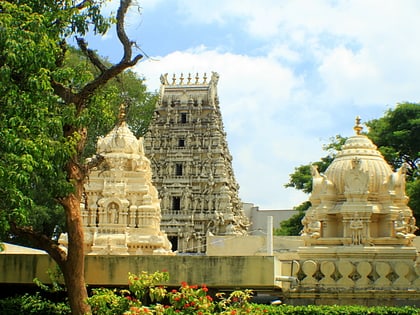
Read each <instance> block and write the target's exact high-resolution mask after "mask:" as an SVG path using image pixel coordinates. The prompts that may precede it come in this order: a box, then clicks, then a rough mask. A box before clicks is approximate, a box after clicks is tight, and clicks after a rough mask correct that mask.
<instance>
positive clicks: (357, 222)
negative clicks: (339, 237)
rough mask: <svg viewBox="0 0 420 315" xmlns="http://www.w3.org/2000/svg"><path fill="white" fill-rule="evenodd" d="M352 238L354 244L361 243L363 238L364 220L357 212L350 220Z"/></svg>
mask: <svg viewBox="0 0 420 315" xmlns="http://www.w3.org/2000/svg"><path fill="white" fill-rule="evenodd" d="M350 230H351V238H352V244H353V245H361V244H362V240H363V221H362V220H361V219H360V218H359V216H358V215H357V214H355V216H354V218H353V219H352V220H351V221H350Z"/></svg>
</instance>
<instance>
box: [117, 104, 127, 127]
mask: <svg viewBox="0 0 420 315" xmlns="http://www.w3.org/2000/svg"><path fill="white" fill-rule="evenodd" d="M126 109H127V106H125V104H124V103H122V104H121V105H120V110H119V113H118V125H121V124H122V123H123V122H125V118H126Z"/></svg>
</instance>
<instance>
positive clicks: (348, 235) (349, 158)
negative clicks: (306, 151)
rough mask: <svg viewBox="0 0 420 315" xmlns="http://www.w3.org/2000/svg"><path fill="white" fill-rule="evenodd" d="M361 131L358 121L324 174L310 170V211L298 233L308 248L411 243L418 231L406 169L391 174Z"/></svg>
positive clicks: (387, 166)
mask: <svg viewBox="0 0 420 315" xmlns="http://www.w3.org/2000/svg"><path fill="white" fill-rule="evenodd" d="M362 129H363V128H362V126H361V125H360V118H359V117H357V119H356V126H355V127H354V130H355V131H356V135H355V136H352V137H350V138H348V139H347V141H346V142H345V143H344V145H343V146H342V150H341V151H340V152H338V153H337V156H336V158H335V159H334V161H333V162H332V163H331V164H330V166H329V167H328V169H327V170H326V171H325V173H324V174H321V173H319V172H318V170H317V168H316V166H312V168H311V173H312V184H313V187H312V194H311V196H310V201H311V207H310V208H309V209H308V210H307V213H306V216H305V218H304V219H303V220H302V224H303V226H304V229H303V231H302V233H301V235H302V237H304V239H305V244H306V245H307V246H313V245H321V244H322V245H334V246H342V245H346V246H347V245H367V244H369V245H397V246H399V245H405V246H410V245H411V242H412V239H413V233H414V232H413V231H416V229H417V227H416V226H415V220H414V218H413V215H412V211H411V209H410V208H409V207H408V206H407V200H408V198H407V196H406V195H405V172H406V166H405V165H403V166H402V167H401V168H400V169H399V170H398V171H397V172H393V171H392V170H391V167H390V166H389V165H388V164H387V163H386V161H385V160H384V158H383V156H382V155H381V154H380V153H379V151H378V150H377V148H376V146H375V145H374V144H373V143H372V142H371V141H370V140H369V139H368V138H367V137H366V136H364V135H362V133H361V131H362ZM314 214H316V216H315V215H314ZM320 223H322V224H320ZM318 228H320V230H321V233H319V232H313V231H312V230H317V229H318Z"/></svg>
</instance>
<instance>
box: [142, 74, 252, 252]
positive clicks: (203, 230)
mask: <svg viewBox="0 0 420 315" xmlns="http://www.w3.org/2000/svg"><path fill="white" fill-rule="evenodd" d="M218 79H219V76H218V74H217V73H215V72H213V73H212V75H211V78H210V80H209V81H208V78H207V76H206V74H204V76H203V77H202V78H200V77H199V76H198V74H197V75H196V76H195V77H191V75H188V77H184V76H183V75H182V74H181V76H180V77H179V78H176V76H175V75H174V76H173V78H171V79H168V78H167V74H165V75H162V76H161V88H160V97H159V100H158V102H157V104H156V109H155V113H154V117H153V119H152V121H151V123H150V127H149V131H148V132H147V133H146V135H145V137H144V148H145V152H146V155H147V156H148V157H149V159H150V161H151V166H152V169H153V183H154V185H155V186H156V188H157V190H158V191H159V197H160V200H161V209H162V222H161V225H162V228H163V229H164V230H165V231H166V233H167V234H168V237H169V239H170V241H171V243H172V246H173V250H177V251H178V252H180V253H182V252H190V253H202V252H205V244H206V236H207V235H211V234H213V235H244V234H247V227H248V225H249V220H248V218H247V217H246V215H245V214H244V212H243V210H242V203H241V201H240V199H239V197H238V189H239V186H238V184H237V182H236V180H235V177H234V173H233V169H232V156H231V154H230V153H229V149H228V145H227V141H226V133H225V131H224V127H223V122H222V116H221V112H220V108H219V99H218V96H217V82H218ZM169 81H170V82H169Z"/></svg>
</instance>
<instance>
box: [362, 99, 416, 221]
mask: <svg viewBox="0 0 420 315" xmlns="http://www.w3.org/2000/svg"><path fill="white" fill-rule="evenodd" d="M366 125H367V126H368V127H369V131H368V134H367V135H368V137H369V138H370V139H371V140H372V141H373V142H374V143H375V144H376V145H377V146H378V150H379V151H380V152H381V153H382V155H383V156H384V157H385V159H386V160H387V162H388V163H389V164H390V165H391V166H392V167H393V169H394V171H395V170H397V169H399V168H400V167H401V166H402V164H406V165H407V166H408V168H407V176H406V180H407V185H406V193H407V195H408V196H409V197H410V201H409V204H408V205H409V206H410V208H411V209H412V210H413V213H414V216H415V217H416V219H417V220H419V219H420V173H419V164H420V141H419V139H420V104H418V103H400V104H397V106H396V107H395V108H394V109H390V110H388V111H386V112H385V115H384V116H383V117H381V118H378V119H373V120H371V121H368V122H367V123H366Z"/></svg>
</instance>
